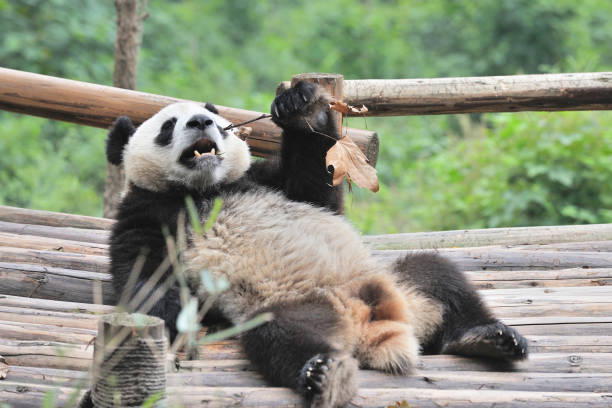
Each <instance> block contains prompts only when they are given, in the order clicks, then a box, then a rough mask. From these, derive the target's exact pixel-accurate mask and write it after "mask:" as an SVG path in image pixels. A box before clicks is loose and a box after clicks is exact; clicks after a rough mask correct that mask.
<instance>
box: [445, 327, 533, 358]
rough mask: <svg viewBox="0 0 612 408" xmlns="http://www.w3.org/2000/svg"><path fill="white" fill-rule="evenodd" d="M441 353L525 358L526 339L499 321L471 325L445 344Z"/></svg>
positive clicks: (526, 350) (526, 351) (526, 353)
mask: <svg viewBox="0 0 612 408" xmlns="http://www.w3.org/2000/svg"><path fill="white" fill-rule="evenodd" d="M442 353H448V354H459V355H466V356H475V357H489V358H496V359H501V360H506V361H518V360H523V359H525V358H527V355H528V348H527V340H526V339H525V338H524V337H523V336H521V335H520V334H519V333H518V332H517V331H516V330H514V329H513V328H512V327H508V326H506V325H505V324H503V323H501V322H495V323H491V324H487V325H482V326H475V327H472V328H470V329H468V330H466V331H465V333H463V335H462V336H461V337H460V338H459V340H457V341H454V342H451V343H449V344H447V345H446V346H445V347H444V349H443V350H442Z"/></svg>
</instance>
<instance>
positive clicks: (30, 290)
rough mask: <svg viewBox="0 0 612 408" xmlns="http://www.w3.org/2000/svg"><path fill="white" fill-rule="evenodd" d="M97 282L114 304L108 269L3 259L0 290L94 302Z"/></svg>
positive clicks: (27, 295)
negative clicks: (99, 270)
mask: <svg viewBox="0 0 612 408" xmlns="http://www.w3.org/2000/svg"><path fill="white" fill-rule="evenodd" d="M97 282H99V283H100V285H101V287H102V300H103V302H104V303H105V304H114V301H115V292H114V289H113V287H112V282H111V276H110V274H108V273H101V272H90V271H81V270H73V269H65V268H56V267H52V266H45V265H29V264H21V263H6V262H0V293H2V294H5V295H13V296H24V297H30V298H32V297H34V298H43V299H56V300H69V301H72V302H83V303H95V302H94V296H93V293H94V287H95V285H96V284H97Z"/></svg>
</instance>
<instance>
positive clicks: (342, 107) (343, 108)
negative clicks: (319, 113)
mask: <svg viewBox="0 0 612 408" xmlns="http://www.w3.org/2000/svg"><path fill="white" fill-rule="evenodd" d="M329 107H330V109H333V110H335V111H337V112H340V113H342V114H344V115H346V114H349V113H355V114H365V113H366V112H367V111H368V108H366V106H365V105H361V108H357V107H355V106H351V105H349V104H348V103H346V102H341V101H331V102H330V103H329Z"/></svg>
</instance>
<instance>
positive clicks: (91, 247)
mask: <svg viewBox="0 0 612 408" xmlns="http://www.w3.org/2000/svg"><path fill="white" fill-rule="evenodd" d="M0 246H8V247H14V248H29V249H40V250H45V251H58V252H72V253H75V254H85V255H102V256H108V245H106V244H96V243H91V242H79V241H70V240H65V239H57V238H46V237H37V236H35V235H20V234H12V233H10V232H0Z"/></svg>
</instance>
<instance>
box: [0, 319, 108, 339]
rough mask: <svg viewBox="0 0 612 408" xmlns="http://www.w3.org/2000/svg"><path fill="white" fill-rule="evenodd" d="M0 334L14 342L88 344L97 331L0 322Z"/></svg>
mask: <svg viewBox="0 0 612 408" xmlns="http://www.w3.org/2000/svg"><path fill="white" fill-rule="evenodd" d="M0 333H2V338H9V339H14V340H32V341H56V342H61V343H74V344H87V343H89V342H90V341H91V340H92V339H93V338H94V337H95V335H96V331H95V330H89V329H80V328H75V327H62V326H57V325H46V324H36V323H24V322H14V321H0Z"/></svg>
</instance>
